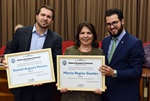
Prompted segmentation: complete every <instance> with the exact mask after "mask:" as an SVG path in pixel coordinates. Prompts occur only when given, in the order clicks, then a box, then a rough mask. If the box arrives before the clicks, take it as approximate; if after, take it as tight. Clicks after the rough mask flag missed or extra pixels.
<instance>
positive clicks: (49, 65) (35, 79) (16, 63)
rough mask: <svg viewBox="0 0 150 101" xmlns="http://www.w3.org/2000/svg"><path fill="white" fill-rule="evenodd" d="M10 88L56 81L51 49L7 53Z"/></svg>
mask: <svg viewBox="0 0 150 101" xmlns="http://www.w3.org/2000/svg"><path fill="white" fill-rule="evenodd" d="M5 59H6V61H7V63H8V67H9V68H8V69H7V78H8V86H9V88H16V87H22V86H29V85H34V84H39V83H50V82H55V76H54V68H53V60H52V55H51V49H42V50H35V51H28V52H20V53H14V54H6V55H5Z"/></svg>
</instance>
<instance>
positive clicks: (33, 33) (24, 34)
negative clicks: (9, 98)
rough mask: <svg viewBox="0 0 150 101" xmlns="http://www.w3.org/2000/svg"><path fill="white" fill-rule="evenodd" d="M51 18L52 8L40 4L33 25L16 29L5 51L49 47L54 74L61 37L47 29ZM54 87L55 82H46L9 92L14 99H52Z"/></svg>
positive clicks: (47, 100)
mask: <svg viewBox="0 0 150 101" xmlns="http://www.w3.org/2000/svg"><path fill="white" fill-rule="evenodd" d="M53 20H54V12H53V9H52V8H50V7H49V6H47V5H44V6H42V7H41V8H40V9H39V10H38V12H37V14H36V23H35V25H34V26H28V27H23V28H19V29H17V30H16V32H15V35H14V37H13V40H12V42H11V46H10V48H9V49H8V50H6V52H5V53H6V54H9V53H17V52H24V51H32V50H38V49H44V48H51V50H52V57H53V64H54V70H55V75H56V55H60V54H61V51H62V38H61V37H60V35H58V34H57V33H55V32H52V31H51V30H49V29H48V27H49V25H50V24H51V23H52V22H53ZM4 63H5V62H4ZM6 65H7V64H5V65H4V66H6ZM8 68H9V67H8ZM54 88H56V86H55V83H47V84H37V85H34V86H26V87H19V88H14V89H11V92H12V93H13V94H14V97H15V101H52V94H53V90H54Z"/></svg>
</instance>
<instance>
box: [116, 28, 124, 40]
mask: <svg viewBox="0 0 150 101" xmlns="http://www.w3.org/2000/svg"><path fill="white" fill-rule="evenodd" d="M125 34H126V31H125V30H123V31H122V32H121V34H120V35H119V36H118V37H117V40H118V41H120V40H121V39H122V38H123V36H124V35H125Z"/></svg>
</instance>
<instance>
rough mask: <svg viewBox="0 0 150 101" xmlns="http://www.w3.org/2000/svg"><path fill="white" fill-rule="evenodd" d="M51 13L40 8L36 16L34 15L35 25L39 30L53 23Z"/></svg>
mask: <svg viewBox="0 0 150 101" xmlns="http://www.w3.org/2000/svg"><path fill="white" fill-rule="evenodd" d="M52 16H53V12H52V11H51V10H48V9H46V8H41V10H40V12H39V14H38V15H36V21H37V22H36V23H37V25H38V26H39V27H40V28H43V29H47V28H48V27H49V25H50V24H51V23H52V22H53V19H52Z"/></svg>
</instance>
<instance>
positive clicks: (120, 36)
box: [107, 30, 126, 58]
mask: <svg viewBox="0 0 150 101" xmlns="http://www.w3.org/2000/svg"><path fill="white" fill-rule="evenodd" d="M125 34H126V31H125V30H123V31H122V33H121V34H120V35H119V36H118V37H117V40H116V48H117V46H118V44H119V42H120V41H121V39H122V37H123V36H124V35H125ZM112 44H113V39H111V41H110V44H109V49H108V56H107V58H109V55H110V51H111V47H112Z"/></svg>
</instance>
